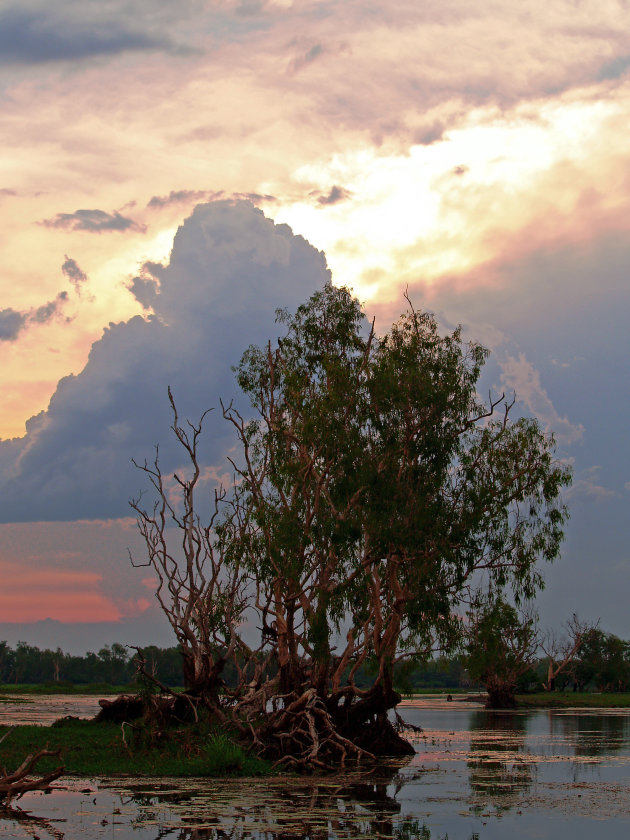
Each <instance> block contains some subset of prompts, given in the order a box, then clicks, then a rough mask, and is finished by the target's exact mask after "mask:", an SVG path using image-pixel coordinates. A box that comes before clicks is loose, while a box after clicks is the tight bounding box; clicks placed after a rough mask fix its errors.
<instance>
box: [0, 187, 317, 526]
mask: <svg viewBox="0 0 630 840" xmlns="http://www.w3.org/2000/svg"><path fill="white" fill-rule="evenodd" d="M328 277H329V272H328V270H327V268H326V262H325V259H324V256H323V254H322V253H320V252H319V251H317V250H315V249H314V248H313V247H312V246H311V245H309V243H308V242H306V240H304V239H303V238H302V237H300V236H296V235H294V234H293V233H292V231H291V229H290V228H289V227H288V226H287V225H276V224H274V223H273V222H272V221H271V220H269V219H267V218H266V217H265V216H264V214H263V213H262V211H260V210H258V209H256V208H255V207H254V206H253V205H252V204H250V203H246V202H233V201H221V202H215V203H212V204H204V205H200V206H198V207H197V208H196V209H195V211H194V213H193V214H192V216H191V217H190V218H188V219H187V220H186V222H185V223H184V224H183V225H182V226H181V227H180V228H179V230H178V232H177V235H176V236H175V240H174V243H173V250H172V253H171V259H170V263H169V265H167V266H160V265H158V264H155V263H148V264H147V265H145V266H144V267H143V271H142V272H141V273H140V275H139V277H138V278H134V280H133V281H132V282H131V284H130V289H131V291H132V293H133V294H135V295H136V298H137V299H138V300H140V301H141V302H143V303H144V305H146V306H149V307H150V308H151V310H152V313H151V314H150V315H149V316H148V317H147V318H146V319H143V318H141V317H139V316H136V317H134V318H132V319H131V320H130V321H127V322H123V323H119V324H110V325H109V327H108V328H107V329H106V330H105V332H104V334H103V337H102V338H101V339H100V340H99V341H97V342H96V343H95V344H94V345H93V346H92V349H91V351H90V355H89V359H88V362H87V364H86V366H85V368H84V370H83V371H82V372H81V373H79V374H78V375H77V376H68V377H66V378H65V379H62V380H61V381H60V382H59V384H58V386H57V390H56V392H55V394H54V395H53V397H52V399H51V401H50V405H49V408H48V410H47V411H46V412H45V413H42V414H40V415H38V416H37V417H34V418H31V420H29V421H28V423H27V434H26V436H25V437H24V438H20V439H18V440H15V439H14V440H12V441H3V442H0V475H1V476H2V478H1V479H0V519H2V520H3V521H51V520H65V521H68V520H75V519H95V518H98V519H101V518H107V517H120V516H126V515H128V514H129V508H128V504H127V502H128V499H129V498H130V497H131V496H132V495H134V494H135V493H137V491H138V489H139V488H140V487H142V486H143V482H142V479H141V477H139V476H138V474H137V473H136V471H135V470H134V469H133V468H132V466H131V458H132V457H135V458H136V459H137V460H140V461H142V460H143V459H144V458H145V457H146V458H149V459H150V458H151V457H152V455H153V445H154V444H156V443H158V442H159V443H160V456H161V458H163V462H164V465H165V467H166V468H167V469H168V468H169V467H174V466H176V465H177V464H178V458H179V457H180V456H179V453H177V451H176V450H174V449H173V447H172V444H171V441H170V439H169V434H168V428H169V425H170V418H169V412H168V403H167V399H166V389H167V386H168V385H171V387H172V389H173V392H174V394H175V397H176V399H177V401H178V403H179V406H180V409H181V413H182V415H183V416H189V417H191V419H193V418H194V419H196V418H197V417H198V416H199V415H200V414H201V412H202V411H203V410H204V409H206V408H208V407H209V406H217V405H218V401H219V398H220V397H224V398H227V399H231V398H232V397H233V396H235V395H236V396H237V393H236V387H235V383H234V374H233V372H232V369H231V367H232V365H234V364H235V363H237V362H238V360H239V358H240V356H241V354H242V352H243V351H244V349H245V348H246V347H247V346H248V345H249V344H250V343H256V344H260V343H263V342H265V341H266V340H267V339H268V338H270V337H271V336H273V335H275V334H277V330H278V327H277V326H276V325H275V324H274V318H275V310H276V309H277V308H278V307H282V306H288V307H289V308H295V307H296V306H298V305H299V304H300V303H302V302H303V301H304V300H305V299H306V298H307V297H308V296H309V295H310V294H311V293H312V291H313V290H314V289H316V288H319V287H321V286H322V285H323V284H324V282H325V281H326V280H327V279H328ZM241 407H242V408H243V409H244V410H246V408H247V406H246V405H244V404H243V405H241ZM232 443H233V439H232V436H231V433H230V432H229V429H228V428H227V425H226V424H225V423H223V421H222V420H221V419H220V418H219V416H218V413H213V414H212V415H210V418H209V421H208V434H207V436H206V437H205V439H204V442H203V446H204V447H205V448H204V451H203V460H204V463H206V464H217V463H220V464H223V463H224V453H225V451H226V449H227V448H228V447H229V446H230V445H231V444H232Z"/></svg>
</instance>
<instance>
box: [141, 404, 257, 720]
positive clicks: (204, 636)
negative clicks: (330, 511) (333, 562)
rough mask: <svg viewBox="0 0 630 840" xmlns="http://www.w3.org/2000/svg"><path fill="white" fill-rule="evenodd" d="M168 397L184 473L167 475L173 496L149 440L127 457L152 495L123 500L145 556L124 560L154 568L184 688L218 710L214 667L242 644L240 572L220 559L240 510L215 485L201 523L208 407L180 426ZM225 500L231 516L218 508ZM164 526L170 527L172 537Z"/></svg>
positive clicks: (218, 676) (243, 579)
mask: <svg viewBox="0 0 630 840" xmlns="http://www.w3.org/2000/svg"><path fill="white" fill-rule="evenodd" d="M168 397H169V401H170V404H171V408H172V411H173V424H172V427H171V428H172V431H173V433H174V434H175V437H176V439H177V441H178V442H179V444H180V446H181V447H182V449H183V450H184V452H185V454H186V455H187V459H188V469H189V471H190V474H189V475H188V476H182V475H179V474H177V473H175V474H174V475H173V481H174V482H175V486H176V488H177V487H178V488H179V497H176V496H175V495H174V494H173V493H172V492H171V491H172V489H173V488H172V485H171V484H170V483H168V481H167V478H168V477H165V476H164V474H163V472H162V469H161V466H160V462H159V457H158V455H159V453H158V450H157V448H156V455H155V459H154V461H153V463H152V464H149V463H148V462H146V461H145V462H144V463H143V464H137V463H136V462H135V461H134V464H135V466H136V467H138V469H140V470H141V471H142V472H143V473H145V475H146V476H147V477H148V479H149V483H150V485H151V486H152V488H153V490H154V500H153V505H152V506H151V507H150V508H148V509H147V508H146V507H144V505H143V502H142V496H140V497H138V498H136V499H133V500H132V501H131V502H130V504H131V507H132V508H133V509H134V510H135V512H136V514H137V522H138V528H139V531H140V533H141V535H142V537H143V539H144V543H145V546H146V550H147V560H146V562H142V563H138V562H136V561H134V559H133V557H131V562H132V563H133V565H135V566H141V565H144V566H150V567H151V568H152V569H153V571H154V572H155V574H156V576H157V580H158V585H157V589H156V593H155V594H156V597H157V600H158V602H159V604H160V606H161V608H162V610H163V612H164V614H165V615H166V617H167V619H168V621H169V623H170V625H171V627H172V628H173V631H174V633H175V637H176V639H177V641H178V643H179V646H180V649H181V652H182V657H183V670H184V680H185V685H186V689H187V693H188V694H189V695H191V696H194V697H196V698H198V699H200V700H202V701H203V703H204V704H205V705H206V706H207V707H208V708H211V709H212V710H213V711H214V712H215V714H217V715H219V716H221V711H220V707H221V703H220V695H221V693H222V688H223V680H222V671H223V669H224V667H225V664H226V662H228V661H229V660H231V659H233V658H234V657H235V656H236V655H237V654H242V653H243V651H244V650H246V646H245V645H244V644H243V643H242V640H241V639H240V636H239V634H238V626H239V624H240V622H241V620H242V617H243V612H244V610H245V608H246V606H247V596H246V592H245V590H246V586H247V575H246V574H245V573H244V572H243V571H242V567H241V564H240V562H239V561H238V559H237V560H236V561H235V562H233V563H229V564H228V563H227V562H226V556H225V553H226V550H227V549H228V548H229V546H230V544H231V539H232V536H233V535H232V530H233V529H234V528H238V527H239V520H238V515H239V512H240V510H239V508H238V506H234V500H233V499H232V500H230V501H226V498H225V492H224V491H223V490H222V489H221V488H219V489H215V491H214V503H213V508H212V511H211V513H210V516H209V519H208V521H207V522H206V523H203V524H202V522H201V519H200V516H199V513H198V510H197V508H196V494H197V493H198V491H199V488H198V485H199V483H200V478H201V467H200V464H199V460H198V454H197V451H198V442H199V436H200V434H201V431H202V425H203V421H204V419H205V417H206V415H207V414H208V412H205V414H204V415H203V416H202V418H201V420H200V421H199V423H197V424H193V423H191V422H189V421H186V425H185V426H182V425H180V423H179V418H178V413H177V408H176V405H175V401H174V399H173V395H172V393H171V390H170V388H169V390H168ZM224 503H225V504H224ZM230 504H232V506H233V511H234V516H233V517H232V518H230V517H229V516H227V517H225V516H222V513H223V510H224V509H228V508H229V505H230ZM219 520H221V531H220V534H219V533H218V530H217V525H218V523H219ZM172 529H175V531H176V537H175V538H172ZM169 531H170V533H169Z"/></svg>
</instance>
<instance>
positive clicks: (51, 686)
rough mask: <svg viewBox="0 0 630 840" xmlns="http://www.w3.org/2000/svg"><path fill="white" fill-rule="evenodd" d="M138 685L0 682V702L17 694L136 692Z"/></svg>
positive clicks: (91, 695) (92, 694) (90, 694)
mask: <svg viewBox="0 0 630 840" xmlns="http://www.w3.org/2000/svg"><path fill="white" fill-rule="evenodd" d="M137 691H138V686H137V685H134V684H133V683H130V684H129V685H110V684H109V683H87V684H85V685H76V684H75V683H71V682H50V683H2V684H0V702H2V701H3V700H5V698H8V699H10V698H11V697H12V695H16V694H34V695H37V696H41V695H46V694H53V695H58V694H73V695H78V696H82V695H85V696H87V697H102V696H103V695H105V694H107V695H110V694H135V693H137Z"/></svg>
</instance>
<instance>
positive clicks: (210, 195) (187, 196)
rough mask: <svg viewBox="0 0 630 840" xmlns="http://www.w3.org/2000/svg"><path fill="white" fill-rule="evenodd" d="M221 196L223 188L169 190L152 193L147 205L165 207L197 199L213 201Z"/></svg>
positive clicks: (197, 200)
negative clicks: (159, 193) (165, 192)
mask: <svg viewBox="0 0 630 840" xmlns="http://www.w3.org/2000/svg"><path fill="white" fill-rule="evenodd" d="M222 196H223V190H220V191H219V192H213V191H212V190H171V191H170V193H169V194H168V195H154V196H153V197H152V198H151V199H149V202H148V203H147V207H166V206H167V205H169V204H185V203H189V202H193V201H196V202H199V201H215V200H217V199H219V198H221V197H222Z"/></svg>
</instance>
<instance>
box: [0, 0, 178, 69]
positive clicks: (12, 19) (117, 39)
mask: <svg viewBox="0 0 630 840" xmlns="http://www.w3.org/2000/svg"><path fill="white" fill-rule="evenodd" d="M153 5H157V6H160V5H161V3H157V4H153ZM184 5H186V4H184ZM150 11H151V9H150V8H149V7H148V4H145V3H141V2H133V3H124V2H113V3H107V4H103V3H98V2H94V0H83V1H82V2H76V0H61V2H55V3H48V2H37V0H31V1H30V2H29V0H26V2H21V3H20V4H15V5H9V7H8V8H5V9H0V63H1V64H7V65H11V64H15V65H28V64H43V63H47V62H60V61H76V60H78V59H85V58H90V57H92V56H97V57H98V56H112V55H118V54H120V53H125V52H137V51H143V52H146V51H156V50H159V51H162V52H169V53H175V54H178V53H179V54H181V53H182V52H189V51H190V50H189V48H187V47H185V46H184V45H182V44H180V43H177V42H176V41H174V40H173V39H172V38H171V36H170V35H169V33H168V30H167V28H166V27H164V26H160V25H159V24H160V22H161V21H160V19H159V15H156V17H155V18H154V19H153V20H152V19H151V16H150ZM156 20H157V25H156Z"/></svg>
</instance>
